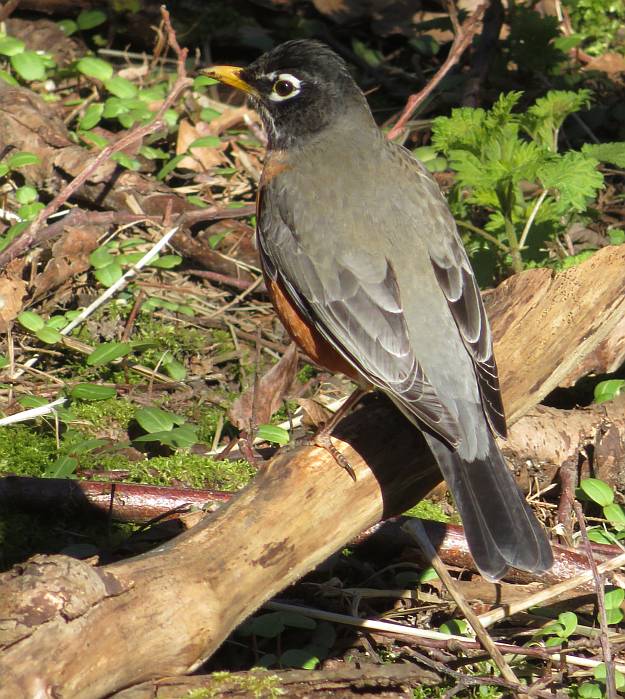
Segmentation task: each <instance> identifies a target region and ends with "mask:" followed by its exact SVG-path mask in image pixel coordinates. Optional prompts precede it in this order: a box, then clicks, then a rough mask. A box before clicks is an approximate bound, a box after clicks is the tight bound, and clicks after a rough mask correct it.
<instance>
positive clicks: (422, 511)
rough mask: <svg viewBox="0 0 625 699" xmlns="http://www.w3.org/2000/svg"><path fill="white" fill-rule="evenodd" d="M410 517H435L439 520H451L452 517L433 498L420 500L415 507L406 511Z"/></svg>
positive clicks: (434, 518)
mask: <svg viewBox="0 0 625 699" xmlns="http://www.w3.org/2000/svg"><path fill="white" fill-rule="evenodd" d="M405 514H406V515H407V516H408V517H419V518H421V519H433V520H436V521H437V522H450V521H451V517H449V515H447V514H445V512H444V511H443V508H442V507H441V506H440V505H439V504H438V503H435V502H432V500H427V499H425V500H420V501H419V502H418V503H417V504H416V505H415V506H414V507H411V508H410V509H409V510H408V511H407V512H406V513H405Z"/></svg>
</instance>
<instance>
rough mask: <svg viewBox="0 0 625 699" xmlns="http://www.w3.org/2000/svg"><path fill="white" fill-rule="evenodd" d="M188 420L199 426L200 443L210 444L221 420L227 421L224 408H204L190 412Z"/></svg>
mask: <svg viewBox="0 0 625 699" xmlns="http://www.w3.org/2000/svg"><path fill="white" fill-rule="evenodd" d="M188 418H189V420H190V421H191V422H194V423H195V424H196V425H197V426H198V441H199V442H202V443H203V444H210V443H211V442H212V441H213V439H214V437H215V431H216V430H217V424H218V423H219V420H220V418H224V419H225V411H224V410H223V409H222V408H215V407H213V406H210V407H202V408H201V409H200V410H197V409H195V408H194V409H192V410H191V411H189V414H188Z"/></svg>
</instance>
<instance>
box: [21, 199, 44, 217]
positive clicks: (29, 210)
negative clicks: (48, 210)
mask: <svg viewBox="0 0 625 699" xmlns="http://www.w3.org/2000/svg"><path fill="white" fill-rule="evenodd" d="M44 208H45V207H44V204H43V202H40V201H33V202H32V203H30V204H24V205H23V206H20V208H19V209H18V210H17V215H18V216H19V217H20V218H21V219H23V220H24V221H31V220H32V219H33V218H35V216H36V215H37V214H38V213H39V212H40V211H41V210H42V209H44Z"/></svg>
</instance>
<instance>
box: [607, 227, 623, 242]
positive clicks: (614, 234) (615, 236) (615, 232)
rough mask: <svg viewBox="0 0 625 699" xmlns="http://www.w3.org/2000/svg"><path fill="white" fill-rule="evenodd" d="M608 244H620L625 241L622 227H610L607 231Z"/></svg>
mask: <svg viewBox="0 0 625 699" xmlns="http://www.w3.org/2000/svg"><path fill="white" fill-rule="evenodd" d="M608 238H610V245H622V244H623V243H625V231H624V230H623V229H622V228H612V229H611V230H609V231H608Z"/></svg>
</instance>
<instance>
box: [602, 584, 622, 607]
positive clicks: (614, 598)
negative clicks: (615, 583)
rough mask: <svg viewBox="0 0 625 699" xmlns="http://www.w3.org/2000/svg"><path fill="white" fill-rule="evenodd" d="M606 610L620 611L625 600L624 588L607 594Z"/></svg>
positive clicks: (618, 588) (615, 589)
mask: <svg viewBox="0 0 625 699" xmlns="http://www.w3.org/2000/svg"><path fill="white" fill-rule="evenodd" d="M604 596H605V608H606V609H618V608H619V607H620V606H621V604H623V600H624V599H625V590H624V589H623V588H622V587H615V588H614V589H612V590H609V591H607V592H606V593H605V595H604Z"/></svg>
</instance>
